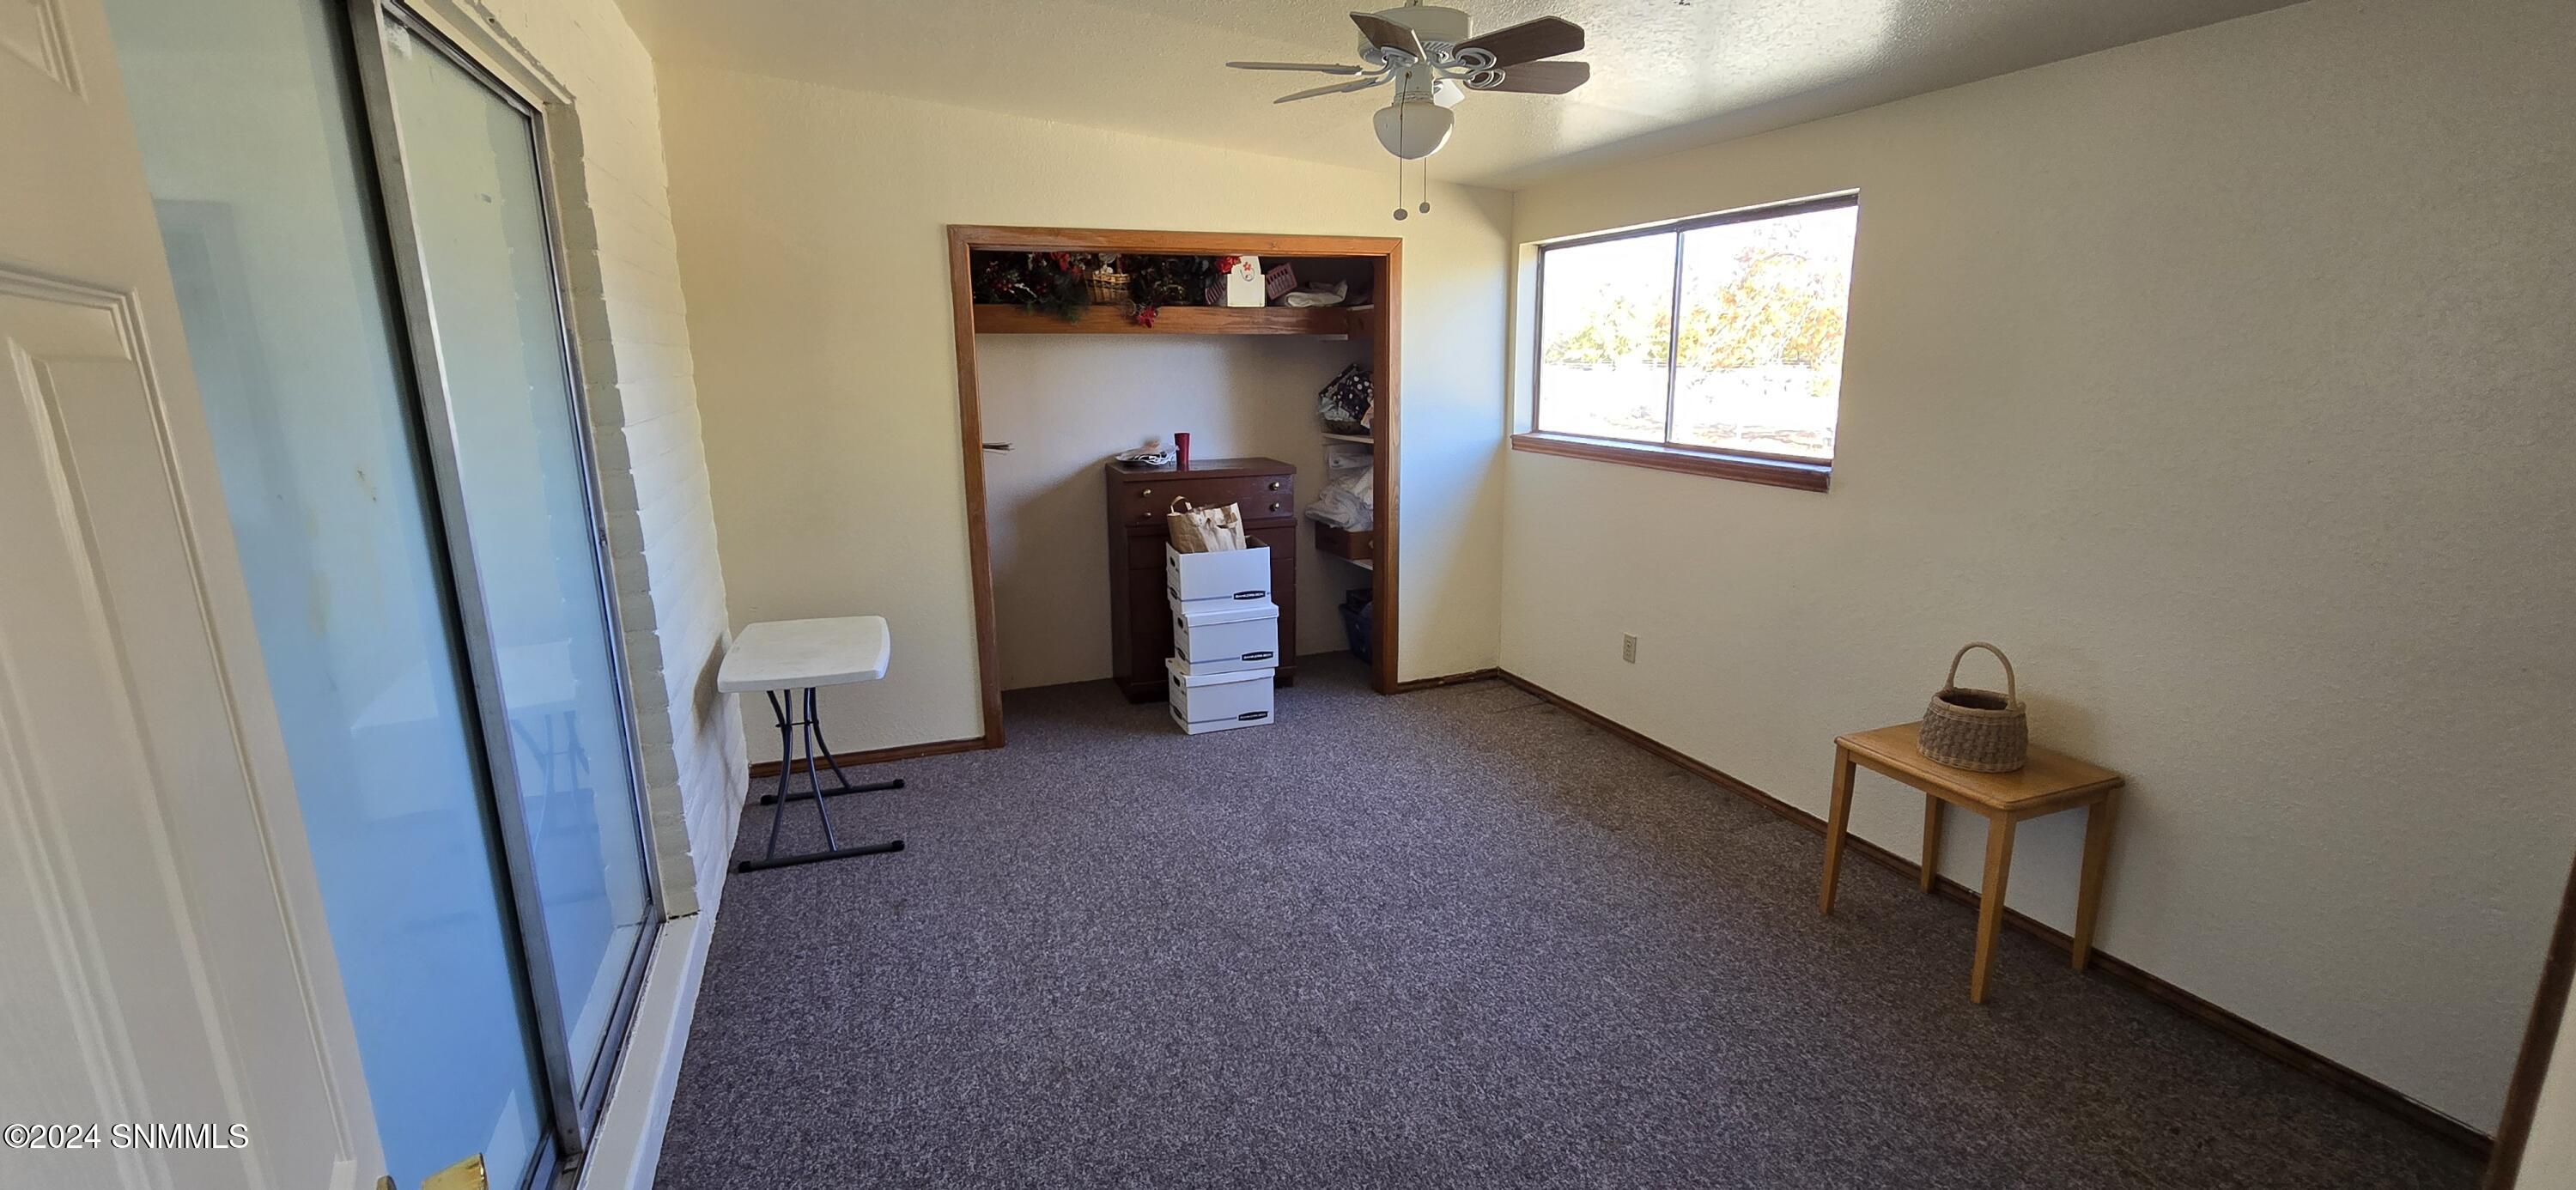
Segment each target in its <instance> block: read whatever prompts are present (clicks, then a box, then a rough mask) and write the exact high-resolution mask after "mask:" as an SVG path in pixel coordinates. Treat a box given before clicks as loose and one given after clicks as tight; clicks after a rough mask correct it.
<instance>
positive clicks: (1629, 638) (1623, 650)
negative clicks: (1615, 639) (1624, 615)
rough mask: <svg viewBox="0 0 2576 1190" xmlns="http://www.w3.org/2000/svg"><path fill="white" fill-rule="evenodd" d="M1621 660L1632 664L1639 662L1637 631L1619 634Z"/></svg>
mask: <svg viewBox="0 0 2576 1190" xmlns="http://www.w3.org/2000/svg"><path fill="white" fill-rule="evenodd" d="M1619 660H1621V661H1625V662H1627V663H1628V664H1630V665H1635V664H1636V663H1637V634H1636V633H1634V632H1622V633H1620V634H1619Z"/></svg>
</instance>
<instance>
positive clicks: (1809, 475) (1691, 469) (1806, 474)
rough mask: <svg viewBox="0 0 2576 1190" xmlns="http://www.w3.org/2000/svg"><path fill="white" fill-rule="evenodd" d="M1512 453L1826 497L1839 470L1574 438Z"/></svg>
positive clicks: (1527, 443)
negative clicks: (1710, 478) (1706, 477)
mask: <svg viewBox="0 0 2576 1190" xmlns="http://www.w3.org/2000/svg"><path fill="white" fill-rule="evenodd" d="M1512 449H1513V450H1527V451H1535V452H1537V453H1539V454H1548V455H1563V456H1565V457H1566V458H1569V459H1590V460H1592V461H1594V462H1597V463H1619V464H1623V465H1626V466H1630V467H1647V468H1652V469H1654V470H1657V471H1679V472H1681V473H1682V474H1684V475H1712V476H1715V477H1717V478H1719V479H1733V480H1740V481H1742V482H1744V483H1760V484H1769V485H1771V486H1772V487H1779V488H1796V489H1797V490H1799V491H1802V492H1821V491H1824V490H1825V485H1826V484H1827V483H1828V482H1830V481H1831V480H1832V479H1833V474H1834V465H1833V464H1832V463H1830V462H1814V463H1807V462H1797V461H1793V460H1789V459H1774V458H1765V457H1763V456H1761V455H1742V454H1728V453H1725V452H1723V451H1715V450H1693V449H1691V448H1688V447H1680V446H1665V445H1662V444H1660V443H1654V442H1619V441H1614V440H1612V439H1607V438H1579V437H1576V436H1574V435H1571V434H1514V435H1512Z"/></svg>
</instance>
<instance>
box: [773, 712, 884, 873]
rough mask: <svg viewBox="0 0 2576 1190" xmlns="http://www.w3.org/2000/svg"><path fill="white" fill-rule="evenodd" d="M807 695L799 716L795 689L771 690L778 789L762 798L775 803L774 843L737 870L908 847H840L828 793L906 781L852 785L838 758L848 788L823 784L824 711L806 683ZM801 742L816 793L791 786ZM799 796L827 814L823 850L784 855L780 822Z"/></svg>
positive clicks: (834, 768)
mask: <svg viewBox="0 0 2576 1190" xmlns="http://www.w3.org/2000/svg"><path fill="white" fill-rule="evenodd" d="M804 696H805V705H804V708H803V710H804V714H803V716H802V717H801V718H798V717H796V716H794V715H793V714H791V712H792V711H793V710H794V709H795V707H796V698H795V696H794V695H793V694H790V695H789V696H788V697H787V698H785V699H781V698H780V697H779V696H778V692H776V691H772V692H770V694H769V709H770V713H771V714H773V715H775V716H776V717H777V719H778V790H777V792H775V793H771V794H767V795H764V796H763V797H762V798H761V799H760V800H761V802H762V803H763V804H765V805H767V806H769V807H770V811H769V846H768V847H767V848H766V849H764V850H763V852H762V854H761V857H760V858H759V859H747V860H743V861H741V862H739V863H737V864H735V865H734V869H733V870H734V871H736V872H757V871H760V870H761V869H763V868H784V867H790V866H792V865H796V864H812V863H821V862H822V861H824V860H827V859H847V858H849V857H851V856H857V855H884V854H887V853H889V852H895V851H901V850H903V840H901V839H891V840H888V841H886V842H883V843H869V844H866V845H863V846H858V847H843V846H840V844H839V840H837V839H835V838H834V837H833V834H832V813H831V811H830V810H829V809H828V808H826V807H825V806H824V804H823V799H824V798H825V797H830V796H833V795H835V794H842V793H858V792H862V791H863V790H864V789H867V788H899V787H900V786H901V785H902V782H900V781H897V782H894V783H892V785H890V786H874V787H870V786H851V785H850V784H849V777H848V776H847V775H844V774H842V773H841V766H840V765H839V764H838V763H835V764H833V766H832V772H833V773H834V775H836V776H840V778H841V783H842V785H843V786H845V788H842V789H830V790H824V789H820V788H819V787H820V786H821V784H822V778H821V777H820V776H819V775H818V773H819V770H818V769H817V768H816V766H815V764H814V751H815V745H816V744H818V743H820V742H821V740H822V738H823V733H822V731H821V730H820V725H819V724H818V723H816V719H817V718H818V716H817V715H816V713H815V709H814V688H813V687H811V686H808V687H806V688H805V690H804ZM790 728H798V729H801V730H799V731H798V732H797V733H796V734H797V735H798V736H801V737H802V738H801V739H799V740H794V741H791V737H790V732H789V729H790ZM797 743H802V744H803V746H804V749H805V781H806V785H807V786H808V788H809V789H810V790H813V792H807V793H802V794H800V793H795V792H792V791H791V790H790V789H789V787H788V782H789V779H790V778H791V777H792V776H793V775H794V773H795V772H796V754H795V751H794V748H795V746H796V744H797ZM829 754H830V753H829V751H828V748H827V749H826V752H825V755H826V756H828V755H829ZM798 798H803V799H806V800H810V801H812V802H813V803H814V812H815V813H816V814H818V815H821V816H822V819H823V850H821V851H808V852H803V853H800V854H796V855H780V854H778V825H779V822H780V821H781V820H782V819H784V818H785V817H786V815H787V803H788V802H790V801H793V800H796V799H798Z"/></svg>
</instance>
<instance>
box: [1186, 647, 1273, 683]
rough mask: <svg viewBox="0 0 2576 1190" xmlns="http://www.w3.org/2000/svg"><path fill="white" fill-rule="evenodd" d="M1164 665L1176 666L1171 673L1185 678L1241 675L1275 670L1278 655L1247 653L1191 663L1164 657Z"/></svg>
mask: <svg viewBox="0 0 2576 1190" xmlns="http://www.w3.org/2000/svg"><path fill="white" fill-rule="evenodd" d="M1163 661H1164V664H1166V665H1170V666H1176V667H1178V668H1176V669H1175V670H1174V671H1173V672H1175V673H1178V674H1180V675H1181V676H1182V677H1185V678H1196V677H1204V676H1206V675H1208V674H1233V673H1242V672H1243V671H1245V670H1247V669H1277V668H1279V655H1278V654H1277V653H1271V652H1257V653H1247V654H1244V655H1243V656H1240V657H1220V658H1218V659H1216V660H1214V661H1192V660H1190V659H1189V658H1187V657H1166V658H1164V659H1163Z"/></svg>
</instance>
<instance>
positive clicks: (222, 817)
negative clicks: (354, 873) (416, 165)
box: [0, 0, 379, 1190]
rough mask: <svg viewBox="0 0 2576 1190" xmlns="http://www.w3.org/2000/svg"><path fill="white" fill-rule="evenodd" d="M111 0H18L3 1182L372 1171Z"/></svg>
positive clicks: (1, 526)
mask: <svg viewBox="0 0 2576 1190" xmlns="http://www.w3.org/2000/svg"><path fill="white" fill-rule="evenodd" d="M108 44H109V43H108V30H107V23H106V19H105V16H104V14H103V13H102V12H101V11H100V8H99V4H98V0H0V1186H9V1187H17V1186H30V1187H34V1186H42V1187H48V1188H55V1187H60V1188H64V1190H83V1188H88V1187H156V1188H170V1190H199V1188H201V1187H202V1188H206V1190H230V1188H234V1187H239V1188H242V1190H320V1188H323V1187H362V1186H367V1185H372V1184H373V1181H374V1175H375V1172H376V1167H377V1165H378V1164H379V1159H378V1156H377V1152H376V1141H375V1126H374V1122H373V1120H372V1118H371V1117H370V1116H369V1113H368V1108H367V1102H366V1094H365V1088H364V1083H363V1080H362V1079H360V1077H359V1072H358V1067H357V1059H356V1048H355V1044H354V1042H353V1041H352V1039H351V1036H350V1029H349V1024H348V1014H347V1009H346V1006H345V1003H344V1002H343V1000H342V997H341V993H340V985H339V977H338V974H337V968H336V966H335V965H334V963H333V961H332V956H331V952H330V947H329V939H328V934H327V932H326V931H325V928H324V925H323V919H322V915H321V907H320V902H319V898H318V895H317V893H316V891H315V885H314V879H313V872H312V864H311V858H310V853H309V852H308V851H307V850H306V846H305V840H304V833H303V826H302V820H301V818H300V816H299V814H298V812H297V808H296V802H295V797H294V790H293V789H292V788H291V786H290V783H289V781H288V778H287V775H286V774H287V769H286V765H285V756H284V750H283V746H282V745H281V744H280V742H279V737H278V731H277V724H276V722H275V719H274V711H273V709H272V706H271V703H270V701H269V695H268V688H267V684H266V679H265V677H264V676H263V673H262V670H261V667H260V654H259V648H258V642H257V639H256V637H255V636H254V634H253V630H252V627H251V621H250V616H249V611H248V606H247V603H246V601H245V597H244V594H243V583H242V576H241V573H240V569H239V565H238V563H237V562H236V560H235V556H234V551H233V541H232V535H231V531H230V529H229V527H228V524H227V522H226V520H225V517H224V503H223V499H222V494H221V492H220V490H219V489H218V487H217V484H216V476H215V467H214V458H213V454H212V450H211V447H210V445H209V443H208V441H207V437H206V429H205V424H204V419H203V417H202V416H201V413H200V410H199V407H198V403H197V394H196V389H195V387H194V385H193V383H192V382H191V379H190V373H189V369H188V366H187V361H186V358H185V345H184V343H183V342H182V341H181V337H180V331H179V317H178V312H177V307H176V305H175V301H174V298H173V296H172V292H171V284H170V279H169V276H168V273H167V271H166V266H165V264H164V261H163V256H162V251H161V242H160V237H159V233H158V231H157V230H156V227H155V224H154V220H153V213H152V208H151V203H150V199H149V196H148V194H147V193H146V191H145V187H144V180H143V174H142V167H141V163H140V160H139V157H138V155H137V151H136V147H135V140H134V133H133V130H132V128H131V126H130V125H129V124H128V121H127V116H126V109H125V101H124V90H123V88H122V87H121V86H120V84H119V81H118V79H117V73H116V63H115V61H114V60H113V58H112V56H111V55H110V53H109V51H108Z"/></svg>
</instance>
